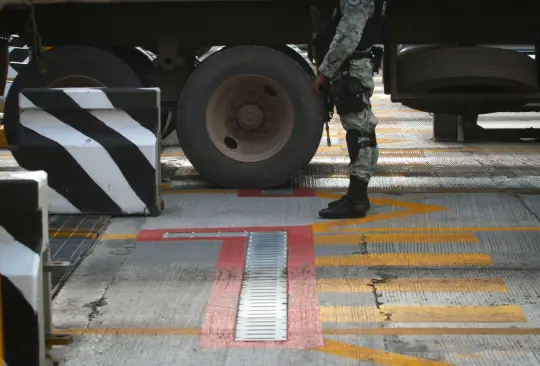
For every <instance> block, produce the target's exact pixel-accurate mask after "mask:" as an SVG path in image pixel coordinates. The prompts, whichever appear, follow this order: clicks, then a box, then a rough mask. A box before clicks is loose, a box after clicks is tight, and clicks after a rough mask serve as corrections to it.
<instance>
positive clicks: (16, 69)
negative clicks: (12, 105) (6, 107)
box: [3, 46, 30, 97]
mask: <svg viewBox="0 0 540 366" xmlns="http://www.w3.org/2000/svg"><path fill="white" fill-rule="evenodd" d="M28 62H30V49H29V48H28V47H26V46H24V47H9V64H8V73H7V80H6V87H5V89H4V93H3V96H4V97H7V95H8V92H9V89H10V88H11V84H12V83H13V80H15V78H16V77H17V75H18V74H19V73H20V72H21V71H22V69H23V68H24V67H26V65H28Z"/></svg>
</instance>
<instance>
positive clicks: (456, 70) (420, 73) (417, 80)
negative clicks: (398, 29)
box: [398, 45, 538, 93]
mask: <svg viewBox="0 0 540 366" xmlns="http://www.w3.org/2000/svg"><path fill="white" fill-rule="evenodd" d="M398 75H399V81H398V83H399V90H400V92H403V93H425V92H431V91H436V90H437V89H440V88H443V87H458V88H459V87H464V88H466V87H469V86H479V85H483V86H487V87H503V88H508V89H509V90H511V91H513V92H518V93H525V92H535V91H537V90H538V79H537V71H536V63H535V61H534V60H532V59H531V58H529V57H528V56H527V55H523V54H520V53H518V52H515V51H511V50H505V49H499V48H493V47H480V46H479V47H437V46H435V45H430V46H428V47H418V48H414V49H409V50H407V51H405V52H402V53H400V55H399V59H398Z"/></svg>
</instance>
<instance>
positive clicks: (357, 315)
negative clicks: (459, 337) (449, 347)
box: [321, 305, 527, 323]
mask: <svg viewBox="0 0 540 366" xmlns="http://www.w3.org/2000/svg"><path fill="white" fill-rule="evenodd" d="M321 321H322V322H325V323H375V322H392V323H523V322H526V321H527V318H526V317H525V314H524V313H523V310H521V307H520V306H518V305H501V306H391V305H382V306H381V307H380V308H376V307H374V306H322V307H321Z"/></svg>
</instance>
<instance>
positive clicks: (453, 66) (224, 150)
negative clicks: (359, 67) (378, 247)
mask: <svg viewBox="0 0 540 366" xmlns="http://www.w3.org/2000/svg"><path fill="white" fill-rule="evenodd" d="M329 5H331V2H328V1H325V0H295V1H279V0H250V1H239V0H230V1H229V0H222V1H206V0H166V1H152V0H105V1H92V0H75V1H64V0H54V1H52V0H24V1H21V0H0V6H1V9H0V34H2V35H3V39H8V37H9V35H11V34H18V35H19V37H20V38H21V39H22V41H24V42H25V44H28V45H29V46H30V47H31V49H32V50H33V52H32V58H31V61H30V63H29V64H28V66H27V67H25V69H24V71H22V72H21V73H20V74H19V75H18V76H17V78H16V79H15V81H14V83H13V85H12V86H11V89H13V91H14V92H10V93H9V95H8V96H7V99H6V101H5V107H4V108H5V111H4V125H5V127H4V128H5V133H6V138H7V141H8V143H9V145H10V146H12V147H13V148H17V144H18V141H17V133H16V132H17V126H18V124H19V121H18V104H17V103H18V101H17V94H18V91H20V90H21V89H23V88H42V87H43V88H58V87H150V86H157V87H159V88H160V89H161V99H162V118H161V120H162V126H163V129H164V131H163V132H164V133H165V134H166V133H167V132H170V130H171V129H175V130H176V133H177V135H178V140H179V143H180V146H181V148H182V150H183V152H184V154H185V156H186V157H187V159H188V160H189V161H190V163H191V164H192V165H193V167H194V168H195V170H196V171H197V172H198V173H199V174H200V175H201V176H202V177H203V178H205V179H206V180H209V181H211V182H213V183H215V184H217V185H220V186H225V187H229V188H270V187H275V186H278V185H280V184H282V183H284V182H286V181H287V180H289V179H290V178H292V177H294V175H295V174H297V173H298V172H300V171H301V170H302V169H303V168H304V167H305V166H306V165H307V164H308V163H309V162H310V160H311V159H312V157H313V156H314V154H315V152H316V150H317V148H318V146H319V144H320V142H321V138H322V134H323V132H324V123H325V122H328V120H329V119H330V116H331V114H332V112H333V109H332V106H331V105H329V103H327V102H326V100H325V98H324V97H321V96H318V95H316V94H314V93H313V92H312V91H311V87H310V85H311V83H312V81H313V80H314V78H315V77H316V72H315V71H314V68H313V65H312V63H311V62H312V60H309V59H306V57H305V55H303V53H302V52H299V50H298V49H295V48H294V47H291V46H290V45H291V44H309V43H310V41H311V38H312V29H313V24H312V23H313V22H312V18H311V16H310V15H311V10H312V7H313V6H315V7H317V8H328V6H329ZM539 11H540V4H539V3H538V2H536V1H533V0H521V1H515V2H507V1H506V2H503V1H501V0H491V1H487V0H476V1H465V0H454V1H451V2H450V1H443V2H440V1H439V2H434V1H430V0H386V24H385V32H384V35H383V37H382V39H383V42H384V62H383V67H382V73H383V83H384V91H385V93H386V94H388V95H390V96H391V99H392V101H394V102H399V103H402V104H404V105H406V106H409V107H411V108H414V109H417V110H421V111H425V112H429V113H433V114H434V115H435V121H436V122H437V121H443V124H445V123H451V122H452V121H455V120H458V121H459V122H460V123H461V125H464V126H469V127H470V126H473V127H474V126H475V125H476V121H477V119H478V115H479V114H484V113H494V112H500V111H522V110H538V106H539V105H540V103H539V102H540V91H539V82H538V61H536V59H533V58H530V57H528V56H527V55H524V54H523V53H520V52H517V51H516V50H513V49H508V48H500V47H496V46H497V45H500V44H506V45H513V44H532V45H535V46H536V45H537V43H538V38H539V36H538V30H539V29H540V17H538V16H537V14H539ZM5 43H7V41H6V42H5ZM215 45H222V46H220V47H219V49H218V50H217V51H216V52H213V53H212V54H211V55H210V56H208V57H204V60H202V61H201V60H200V59H201V56H202V55H204V54H205V53H206V52H207V51H208V50H209V49H210V48H211V47H214V46H215ZM402 45H407V47H405V48H404V47H402ZM486 45H494V46H495V47H492V46H486ZM44 46H46V47H51V48H52V49H50V50H47V51H45V52H42V50H43V47H44ZM4 48H6V49H7V44H6V45H4ZM139 49H144V50H148V51H149V52H150V53H152V54H153V55H155V58H154V59H152V58H149V57H147V56H146V55H144V54H143V53H142V52H140V51H139ZM536 50H538V48H537V47H536ZM2 52H3V53H2V62H7V61H6V60H7V58H6V57H4V56H5V55H6V54H7V51H2ZM536 52H537V51H536ZM4 69H6V68H5V67H3V68H2V70H4ZM4 79H5V78H1V79H0V80H4ZM446 121H448V122H446ZM473 127H472V128H473Z"/></svg>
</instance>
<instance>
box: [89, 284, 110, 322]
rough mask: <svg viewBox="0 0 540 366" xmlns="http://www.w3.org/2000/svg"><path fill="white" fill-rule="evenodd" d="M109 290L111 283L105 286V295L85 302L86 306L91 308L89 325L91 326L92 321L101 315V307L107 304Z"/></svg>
mask: <svg viewBox="0 0 540 366" xmlns="http://www.w3.org/2000/svg"><path fill="white" fill-rule="evenodd" d="M108 290H109V285H108V286H107V287H106V288H105V291H104V292H103V295H102V296H101V297H100V298H99V299H98V300H96V301H92V302H89V303H88V304H84V306H85V307H87V308H90V309H91V311H90V314H88V327H90V323H92V321H93V320H94V319H95V318H97V317H98V316H99V308H100V307H102V306H105V305H107V298H106V297H105V295H106V293H107V291H108Z"/></svg>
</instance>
